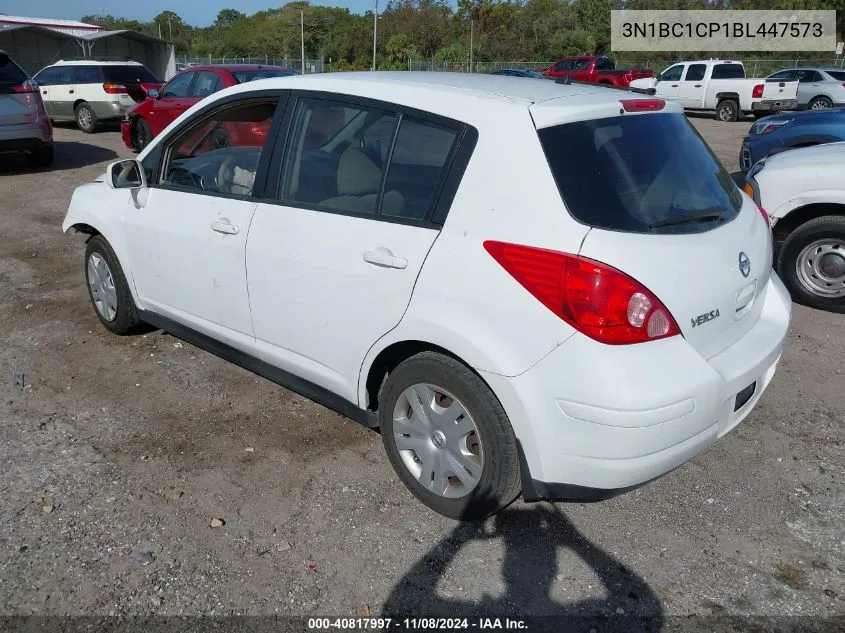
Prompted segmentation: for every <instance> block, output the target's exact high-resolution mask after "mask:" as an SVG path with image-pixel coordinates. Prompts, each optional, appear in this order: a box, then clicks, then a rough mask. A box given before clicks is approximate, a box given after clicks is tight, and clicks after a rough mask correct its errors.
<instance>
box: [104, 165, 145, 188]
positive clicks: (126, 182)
mask: <svg viewBox="0 0 845 633" xmlns="http://www.w3.org/2000/svg"><path fill="white" fill-rule="evenodd" d="M106 182H107V183H108V185H109V187H111V188H112V189H136V188H138V187H146V186H147V178H146V176H145V175H144V169H143V168H142V167H141V163H139V162H138V161H137V160H133V159H129V160H119V161H117V162H114V163H112V164H111V165H109V166H108V167H107V168H106Z"/></svg>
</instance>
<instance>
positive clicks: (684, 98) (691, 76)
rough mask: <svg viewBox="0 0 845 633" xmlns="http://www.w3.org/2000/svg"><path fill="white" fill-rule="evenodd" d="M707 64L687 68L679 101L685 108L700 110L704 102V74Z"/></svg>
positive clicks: (691, 65) (692, 65)
mask: <svg viewBox="0 0 845 633" xmlns="http://www.w3.org/2000/svg"><path fill="white" fill-rule="evenodd" d="M706 72H707V64H690V65H689V66H687V69H686V72H685V73H684V76H683V79H682V80H681V87H680V91H679V93H678V99H679V100H680V102H681V104H682V105H683V106H684V107H685V108H696V107H698V108H700V107H701V105H702V103H703V102H704V74H705V73H706Z"/></svg>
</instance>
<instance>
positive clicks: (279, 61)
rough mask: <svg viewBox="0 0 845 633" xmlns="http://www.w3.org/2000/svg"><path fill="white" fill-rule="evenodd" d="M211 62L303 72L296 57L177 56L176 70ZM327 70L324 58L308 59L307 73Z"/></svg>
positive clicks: (300, 60) (300, 62)
mask: <svg viewBox="0 0 845 633" xmlns="http://www.w3.org/2000/svg"><path fill="white" fill-rule="evenodd" d="M211 64H263V65H265V66H281V67H282V68H292V69H293V70H295V71H297V72H300V73H301V72H302V59H298V58H294V57H270V56H264V57H184V56H177V57H176V70H177V71H179V70H183V69H185V68H190V67H191V66H205V65H211ZM325 71H326V64H325V62H323V60H322V59H306V60H305V74H308V75H310V74H311V73H322V72H325Z"/></svg>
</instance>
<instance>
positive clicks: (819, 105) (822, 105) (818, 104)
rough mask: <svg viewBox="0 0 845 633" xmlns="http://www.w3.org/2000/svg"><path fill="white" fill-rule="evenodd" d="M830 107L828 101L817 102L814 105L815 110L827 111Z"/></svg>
mask: <svg viewBox="0 0 845 633" xmlns="http://www.w3.org/2000/svg"><path fill="white" fill-rule="evenodd" d="M829 107H830V106H828V105H827V101H816V102H815V103H814V104H813V108H812V109H813V110H826V109H827V108H829Z"/></svg>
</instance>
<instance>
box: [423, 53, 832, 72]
mask: <svg viewBox="0 0 845 633" xmlns="http://www.w3.org/2000/svg"><path fill="white" fill-rule="evenodd" d="M736 61H741V62H742V63H743V65H744V66H745V74H746V75H747V76H748V77H765V76H767V75H771V74H772V73H775V72H777V71H779V70H786V69H788V68H800V67H812V68H845V55H840V56H838V57H836V58H831V59H800V58H799V59H737V60H736ZM673 63H674V62H667V61H663V60H646V61H628V60H624V59H621V60H617V61H616V67H617V68H650V69H651V70H653V71H654V72H655V73H658V72H661V71H663V70H665V69H666V68H668V67H669V66H671V65H672V64H673ZM551 64H552V62H551V61H545V62H507V61H505V62H473V63H472V68H471V69H470V64H469V61H465V62H438V61H435V60H425V59H415V60H408V70H416V71H439V72H458V73H467V72H476V73H491V72H493V71H495V70H500V69H502V68H516V69H519V70H537V69H543V68H548V67H549V66H551Z"/></svg>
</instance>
